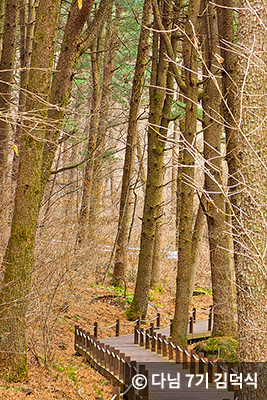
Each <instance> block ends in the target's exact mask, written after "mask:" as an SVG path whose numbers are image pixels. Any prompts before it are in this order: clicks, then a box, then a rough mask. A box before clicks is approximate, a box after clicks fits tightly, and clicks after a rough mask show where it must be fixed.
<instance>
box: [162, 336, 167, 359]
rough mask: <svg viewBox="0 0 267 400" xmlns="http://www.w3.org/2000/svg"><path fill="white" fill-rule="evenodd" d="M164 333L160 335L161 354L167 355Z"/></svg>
mask: <svg viewBox="0 0 267 400" xmlns="http://www.w3.org/2000/svg"><path fill="white" fill-rule="evenodd" d="M165 342H166V335H162V355H163V357H167V345H166V343H165Z"/></svg>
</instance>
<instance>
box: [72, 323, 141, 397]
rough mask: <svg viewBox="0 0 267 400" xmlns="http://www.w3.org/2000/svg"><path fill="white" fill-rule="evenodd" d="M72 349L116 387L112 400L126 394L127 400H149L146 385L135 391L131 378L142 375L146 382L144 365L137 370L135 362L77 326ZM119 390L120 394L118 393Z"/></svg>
mask: <svg viewBox="0 0 267 400" xmlns="http://www.w3.org/2000/svg"><path fill="white" fill-rule="evenodd" d="M74 349H75V350H76V351H77V353H79V354H80V355H81V356H84V357H85V358H86V359H87V361H88V362H89V363H90V364H91V365H92V366H93V367H94V368H95V369H96V370H97V371H98V372H100V374H102V375H103V376H104V377H105V378H107V379H108V380H110V381H111V382H112V383H113V385H115V386H116V388H115V391H114V393H113V397H112V399H113V400H115V399H116V398H119V396H123V395H126V394H127V398H128V400H149V384H148V383H147V386H146V388H144V389H143V390H142V391H139V390H136V389H135V388H134V387H133V384H132V378H133V377H134V376H135V375H136V374H142V375H144V376H145V377H146V379H147V382H148V371H147V370H146V368H145V365H139V367H138V369H137V362H136V361H132V360H131V358H130V357H126V356H125V354H124V353H121V352H120V351H119V350H116V349H115V348H114V347H111V346H109V345H105V344H104V343H101V342H100V341H98V340H96V339H95V338H94V336H93V335H90V333H89V332H86V331H84V330H83V329H81V328H79V327H78V326H75V340H74ZM121 390H122V391H123V392H122V393H120V391H121ZM97 399H98V398H97Z"/></svg>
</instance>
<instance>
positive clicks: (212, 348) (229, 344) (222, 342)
mask: <svg viewBox="0 0 267 400" xmlns="http://www.w3.org/2000/svg"><path fill="white" fill-rule="evenodd" d="M194 349H195V350H196V352H197V353H200V352H204V353H205V355H206V356H214V357H217V358H220V359H222V360H224V361H228V362H233V361H236V351H237V341H236V340H235V339H233V338H231V337H227V336H223V337H215V338H210V339H208V340H204V341H202V342H200V343H198V344H197V345H196V346H195V348H194Z"/></svg>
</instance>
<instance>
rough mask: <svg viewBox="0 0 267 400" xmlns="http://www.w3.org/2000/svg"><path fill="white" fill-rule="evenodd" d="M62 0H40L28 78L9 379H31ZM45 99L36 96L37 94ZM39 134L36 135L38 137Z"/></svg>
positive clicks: (6, 317)
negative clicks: (33, 286)
mask: <svg viewBox="0 0 267 400" xmlns="http://www.w3.org/2000/svg"><path fill="white" fill-rule="evenodd" d="M60 4H61V2H60V0H57V1H49V0H45V1H43V0H41V1H40V4H39V8H38V16H37V22H36V27H35V35H34V45H33V53H32V62H31V68H32V69H31V72H30V77H29V87H30V90H31V92H32V93H33V96H29V97H28V99H27V104H26V111H27V112H28V113H31V114H33V115H34V116H35V117H36V118H37V121H38V122H37V123H36V126H35V122H32V123H31V122H30V121H29V122H28V123H27V127H28V129H29V130H30V131H31V135H28V133H27V131H26V130H25V131H24V133H23V135H22V137H21V154H20V164H19V172H18V185H17V189H16V196H15V207H14V215H13V221H12V231H11V237H10V239H9V242H8V247H7V250H6V254H5V257H4V261H3V263H4V266H5V277H4V284H3V289H2V292H1V296H0V303H1V307H0V313H1V320H0V334H1V342H0V354H1V355H0V362H1V375H2V377H4V378H5V379H8V380H12V381H21V380H25V379H27V376H28V369H27V348H26V336H25V322H26V310H27V302H28V298H29V295H30V282H31V264H32V260H33V251H34V243H35V234H36V226H37V218H38V212H39V200H40V193H41V181H40V176H41V166H42V155H43V140H42V139H43V138H44V131H45V122H46V117H47V110H46V108H47V106H46V103H45V101H47V100H48V96H49V90H50V81H51V71H52V64H53V57H54V49H55V39H56V33H57V28H58V19H59V11H60ZM35 94H36V95H38V96H39V97H41V98H42V99H43V100H44V102H42V101H38V102H37V100H36V98H35V97H34V95H35ZM34 138H35V139H34Z"/></svg>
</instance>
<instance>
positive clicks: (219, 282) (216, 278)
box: [201, 1, 236, 336]
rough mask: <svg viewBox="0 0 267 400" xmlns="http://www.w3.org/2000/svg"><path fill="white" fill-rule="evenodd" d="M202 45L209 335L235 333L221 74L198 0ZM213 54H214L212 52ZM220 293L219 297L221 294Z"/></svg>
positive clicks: (211, 17)
mask: <svg viewBox="0 0 267 400" xmlns="http://www.w3.org/2000/svg"><path fill="white" fill-rule="evenodd" d="M201 12H202V13H203V17H202V23H203V26H202V29H203V38H204V39H203V43H202V44H203V46H204V62H205V64H204V73H203V75H204V77H207V76H208V78H206V81H205V84H204V96H203V100H202V106H203V128H204V158H205V195H206V196H207V210H206V217H207V222H208V234H209V247H210V263H211V277H212V297H213V313H214V320H213V330H212V335H213V336H227V335H229V336H232V335H234V334H235V330H236V328H235V321H234V315H235V314H234V309H233V288H232V282H231V278H232V273H231V254H230V249H229V244H230V241H229V237H228V236H229V231H228V228H227V226H226V206H225V205H226V201H227V199H226V187H225V186H224V182H223V178H222V173H223V171H222V161H223V154H222V148H221V139H222V133H223V119H222V118H221V116H220V111H221V101H222V99H221V74H220V72H219V70H220V64H219V62H218V61H216V57H215V55H216V56H217V58H218V57H220V48H219V37H218V23H217V12H216V7H215V6H214V5H212V4H208V3H207V2H206V1H203V2H202V10H201ZM214 54H215V55H214ZM222 293H223V296H222Z"/></svg>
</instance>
